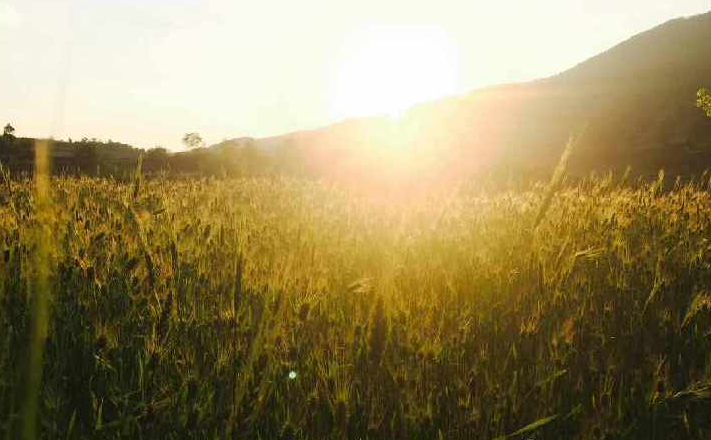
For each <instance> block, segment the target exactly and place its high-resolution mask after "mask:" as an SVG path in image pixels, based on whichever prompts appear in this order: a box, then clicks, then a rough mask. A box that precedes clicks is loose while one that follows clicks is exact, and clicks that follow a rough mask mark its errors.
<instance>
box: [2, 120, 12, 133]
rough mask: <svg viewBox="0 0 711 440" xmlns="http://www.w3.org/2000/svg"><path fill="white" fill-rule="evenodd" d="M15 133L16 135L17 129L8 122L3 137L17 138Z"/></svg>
mask: <svg viewBox="0 0 711 440" xmlns="http://www.w3.org/2000/svg"><path fill="white" fill-rule="evenodd" d="M13 133H15V127H13V126H12V125H10V123H9V122H8V123H7V125H6V126H5V128H4V129H3V130H2V135H3V136H5V137H15V135H14V134H13Z"/></svg>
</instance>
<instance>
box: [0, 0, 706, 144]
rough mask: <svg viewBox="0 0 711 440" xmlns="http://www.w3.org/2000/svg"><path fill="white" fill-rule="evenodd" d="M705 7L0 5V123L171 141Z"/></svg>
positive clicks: (378, 100) (382, 107) (686, 3)
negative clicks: (0, 56)
mask: <svg viewBox="0 0 711 440" xmlns="http://www.w3.org/2000/svg"><path fill="white" fill-rule="evenodd" d="M708 9H709V4H708V1H707V0H674V1H664V2H659V1H656V2H655V1H651V2H650V1H642V0H634V1H627V2H623V3H620V2H618V1H612V0H604V1H596V2H589V1H582V0H575V1H570V0H555V1H539V2H530V1H501V2H471V1H453V0H443V1H440V2H412V1H400V0H398V1H390V2H382V1H379V0H378V1H376V0H361V1H357V2H356V1H353V2H347V3H346V2H325V1H320V0H302V1H299V2H293V1H289V2H287V1H269V0H267V1H250V2H243V1H237V2H235V1H220V0H212V1H196V0H175V1H167V0H152V1H146V0H142V1H139V0H116V1H109V0H0V53H2V58H1V60H0V92H1V93H0V96H1V98H2V102H3V106H2V109H1V110H0V123H3V124H4V123H6V122H11V123H12V124H13V125H14V126H15V127H16V129H17V134H18V135H19V136H37V137H41V136H54V137H55V138H60V139H65V138H67V137H72V138H75V139H77V138H81V137H84V136H86V137H96V138H99V139H103V140H107V139H113V140H117V141H121V142H125V143H131V144H133V145H135V146H137V147H143V148H150V147H153V146H156V145H162V146H165V147H168V148H172V149H180V148H181V144H180V139H181V137H182V135H183V134H184V133H185V132H188V131H196V132H199V133H201V134H202V136H203V138H204V139H205V141H206V142H207V143H208V144H210V143H214V142H219V141H220V140H222V139H225V138H233V137H239V136H254V137H261V136H268V135H275V134H280V133H285V132H289V131H294V130H301V129H308V128H314V127H318V126H322V125H326V124H329V123H333V122H337V121H339V120H342V119H344V118H346V117H349V116H359V115H370V114H397V113H398V112H400V111H402V110H404V109H406V108H407V107H408V106H410V105H412V104H414V103H417V102H420V101H426V100H430V99H434V98H438V97H441V96H445V95H450V94H457V93H465V92H468V91H470V90H472V89H475V88H477V87H482V86H486V85H490V84H496V83H504V82H515V81H525V80H529V79H534V78H537V77H544V76H548V75H552V74H555V73H558V72H560V71H562V70H565V69H567V68H569V67H572V66H573V65H575V64H576V63H578V62H581V61H583V60H584V59H586V58H587V57H590V56H592V55H595V54H597V53H599V52H601V51H603V50H606V49H608V48H609V47H611V46H613V45H614V44H616V43H618V42H620V41H622V40H624V39H626V38H628V37H630V36H632V35H634V34H635V33H637V32H639V31H642V30H645V29H648V28H650V27H652V26H655V25H657V24H660V23H662V22H665V21H667V20H669V19H672V18H675V17H678V16H685V15H691V14H696V13H700V12H705V11H706V10H708Z"/></svg>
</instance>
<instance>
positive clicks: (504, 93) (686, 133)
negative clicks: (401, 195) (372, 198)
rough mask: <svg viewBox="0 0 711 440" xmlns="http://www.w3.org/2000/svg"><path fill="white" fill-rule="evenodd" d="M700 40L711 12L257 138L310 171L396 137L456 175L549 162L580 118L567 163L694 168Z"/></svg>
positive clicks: (700, 158) (703, 130)
mask: <svg viewBox="0 0 711 440" xmlns="http://www.w3.org/2000/svg"><path fill="white" fill-rule="evenodd" d="M709 41H711V13H706V14H702V15H697V16H693V17H689V18H680V19H675V20H671V21H669V22H667V23H665V24H662V25H660V26H658V27H655V28H653V29H651V30H649V31H646V32H643V33H641V34H638V35H636V36H634V37H632V38H630V39H629V40H627V41H625V42H623V43H621V44H619V45H617V46H615V47H613V48H611V49H610V50H608V51H606V52H604V53H601V54H599V55H597V56H595V57H593V58H590V59H588V60H586V61H584V62H582V63H580V64H579V65H577V66H575V67H573V68H571V69H569V70H567V71H565V72H562V73H560V74H559V75H556V76H553V77H550V78H545V79H541V80H536V81H532V82H529V83H522V84H508V85H501V86H495V87H489V88H485V89H481V90H476V91H474V92H472V93H470V94H467V95H464V96H458V97H451V98H447V99H442V100H438V101H433V102H429V103H423V104H420V105H417V106H415V107H413V108H412V109H410V110H409V111H408V112H407V114H406V115H405V116H404V117H403V118H402V119H400V120H397V121H392V120H389V119H387V118H363V119H354V120H347V121H344V122H342V123H339V124H334V125H330V126H327V127H324V128H321V129H317V130H310V131H304V132H296V133H290V134H288V135H284V136H277V137H272V138H268V139H258V140H255V145H257V146H262V147H264V149H265V150H269V151H271V152H278V151H279V150H280V149H296V150H297V151H298V154H299V155H300V156H301V157H303V158H304V161H305V163H306V164H307V166H308V167H310V169H311V171H312V172H314V173H317V174H324V175H332V176H344V175H351V174H353V173H354V172H355V173H357V174H363V173H366V174H367V173H372V172H378V171H383V169H384V168H392V167H393V166H394V162H396V161H406V160H409V159H408V158H407V157H406V156H405V155H403V154H400V155H399V156H397V158H396V159H393V160H392V161H390V162H387V161H385V162H384V161H382V160H380V159H382V157H381V156H379V155H378V154H375V153H373V152H378V151H384V150H388V149H390V150H392V149H393V148H394V147H393V144H394V143H395V144H398V148H399V149H400V150H404V151H408V152H410V153H411V154H412V155H413V156H417V155H420V156H423V155H429V156H436V160H434V159H430V163H429V166H428V168H427V169H428V170H430V171H432V170H433V169H436V170H439V171H442V172H446V174H447V175H453V174H455V175H456V174H458V173H469V172H472V171H475V170H481V169H491V167H505V168H512V169H521V168H525V169H535V168H546V167H550V166H551V165H552V164H553V163H555V161H556V160H557V159H558V157H559V156H560V153H561V151H562V148H563V147H564V145H565V142H566V140H567V139H568V137H569V136H570V135H571V134H573V133H577V132H579V130H580V129H581V127H583V126H587V130H586V132H585V136H584V137H583V139H582V140H581V142H580V145H578V147H577V150H576V151H575V152H574V154H573V157H572V163H571V169H572V171H573V172H579V173H583V172H588V171H589V170H592V169H599V170H607V169H624V168H625V167H627V166H628V165H630V166H632V168H633V170H634V171H637V172H638V173H641V174H646V173H655V172H656V171H657V170H658V169H659V168H665V169H667V171H668V172H669V173H672V174H684V175H686V174H691V173H697V172H699V171H700V170H702V169H704V168H706V167H708V166H711V153H710V152H711V120H709V119H708V118H705V117H704V115H703V114H702V113H701V112H700V111H698V109H697V108H696V107H695V93H696V90H697V89H698V88H699V87H700V86H704V85H705V86H711V44H709ZM403 144H404V145H405V146H407V148H404V149H403V148H402V147H403ZM292 154H296V153H293V152H292ZM373 155H374V156H375V157H376V158H377V159H376V160H371V159H372V157H371V158H369V157H368V156H373ZM433 162H436V165H437V166H436V167H433V165H434V164H433ZM419 171H422V170H421V169H418V172H419Z"/></svg>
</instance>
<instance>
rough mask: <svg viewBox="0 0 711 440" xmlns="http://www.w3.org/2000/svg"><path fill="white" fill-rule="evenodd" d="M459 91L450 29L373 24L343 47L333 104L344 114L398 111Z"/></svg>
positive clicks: (390, 113) (336, 109) (335, 82)
mask: <svg viewBox="0 0 711 440" xmlns="http://www.w3.org/2000/svg"><path fill="white" fill-rule="evenodd" d="M457 91H458V66H457V54H456V46H455V44H454V43H453V41H452V39H451V38H449V36H448V35H447V33H446V32H445V31H444V30H442V29H439V28H430V27H408V26H388V27H370V28H366V29H363V30H362V31H360V32H358V33H356V34H355V35H354V36H353V38H352V39H351V40H350V41H348V42H346V44H345V45H344V46H343V51H342V54H341V56H340V59H338V60H337V62H336V69H335V73H334V78H333V91H332V100H333V102H332V107H333V111H334V113H335V114H336V115H337V116H338V117H349V116H366V115H375V114H389V115H396V114H399V113H401V112H402V111H404V110H405V109H407V108H408V107H410V106H412V105H413V104H415V103H418V102H422V101H427V100H430V99H435V98H439V97H441V96H444V95H448V94H453V93H456V92H457Z"/></svg>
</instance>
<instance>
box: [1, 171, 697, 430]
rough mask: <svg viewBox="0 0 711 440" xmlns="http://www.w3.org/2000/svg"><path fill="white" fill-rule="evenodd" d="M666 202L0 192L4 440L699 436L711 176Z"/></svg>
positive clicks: (602, 182) (589, 186)
mask: <svg viewBox="0 0 711 440" xmlns="http://www.w3.org/2000/svg"><path fill="white" fill-rule="evenodd" d="M663 182H664V179H663V176H661V175H660V178H659V179H658V180H656V181H653V182H649V183H643V182H639V181H637V182H624V181H618V180H615V179H613V178H612V177H611V176H599V177H594V176H591V177H589V178H587V179H584V180H582V181H580V182H577V183H575V184H567V185H561V186H560V188H551V187H549V186H548V185H547V184H532V185H527V186H524V187H516V188H514V187H511V188H508V189H507V188H506V187H503V188H501V187H500V188H496V189H493V188H489V187H487V185H486V184H485V183H482V182H479V183H476V182H472V183H468V184H460V185H458V186H457V187H456V188H451V189H449V190H447V191H431V192H426V193H423V194H420V195H418V196H417V197H414V196H413V197H409V198H404V197H403V198H396V197H391V198H380V199H379V198H372V197H367V196H364V195H357V194H355V193H353V192H349V191H346V190H342V189H339V188H337V187H334V186H330V185H327V184H323V183H318V182H312V181H307V180H296V179H287V178H276V177H273V178H251V179H214V178H209V179H207V178H203V179H200V178H192V179H187V178H185V179H177V178H169V177H167V176H162V177H160V176H158V177H155V178H153V179H146V180H141V179H136V180H135V181H126V182H120V181H115V180H112V179H107V178H88V177H79V178H77V177H53V178H52V179H51V180H50V181H49V182H45V185H46V186H45V189H44V190H43V191H36V189H35V186H36V185H35V184H34V183H33V182H32V181H31V180H28V179H18V180H13V179H10V178H9V177H8V176H7V175H5V179H4V181H3V182H0V183H1V185H0V433H2V434H4V437H5V438H7V439H14V438H20V434H19V433H20V432H21V431H22V429H23V425H24V426H25V427H27V426H28V425H31V426H35V427H36V430H37V434H38V436H41V438H48V439H49V438H52V439H54V438H62V439H94V438H100V439H118V438H133V439H228V438H229V439H242V438H244V439H247V438H249V439H260V438H261V439H341V438H342V439H346V438H348V439H509V438H510V439H539V440H544V439H545V440H549V439H608V440H610V439H645V440H647V439H668V438H676V439H701V438H711V358H710V356H711V241H710V239H711V195H710V194H709V191H708V190H709V185H710V182H709V176H707V175H705V176H702V177H700V178H698V179H696V180H694V181H691V182H688V183H684V184H682V183H679V182H677V184H675V185H674V184H671V183H670V182H667V185H668V186H669V187H668V188H664V184H663ZM554 189H556V191H553V190H554ZM45 305H46V307H44V306H45ZM43 310H45V311H46V313H43V312H42V311H43ZM44 335H46V342H45V343H44V346H43V350H42V355H43V356H42V357H41V358H40V359H41V364H42V375H41V383H40V382H39V381H38V380H35V381H34V382H33V378H34V379H38V377H37V375H36V372H35V373H33V369H32V368H31V364H32V356H33V353H34V354H35V355H36V352H37V350H38V349H39V348H42V345H41V343H40V344H39V345H38V344H37V341H41V340H42V339H43V336H44ZM35 360H37V358H35ZM33 374H35V376H33ZM35 382H36V383H35ZM33 383H34V386H36V388H32V387H33ZM35 391H36V392H37V393H38V394H37V406H36V410H37V413H38V417H37V418H36V419H34V418H33V417H34V416H33V415H32V411H34V409H33V406H32V405H31V404H28V403H27V402H28V400H27V399H31V395H32V394H33V393H34V392H35Z"/></svg>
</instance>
